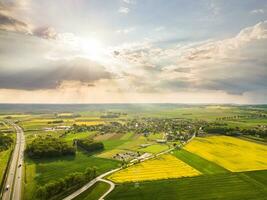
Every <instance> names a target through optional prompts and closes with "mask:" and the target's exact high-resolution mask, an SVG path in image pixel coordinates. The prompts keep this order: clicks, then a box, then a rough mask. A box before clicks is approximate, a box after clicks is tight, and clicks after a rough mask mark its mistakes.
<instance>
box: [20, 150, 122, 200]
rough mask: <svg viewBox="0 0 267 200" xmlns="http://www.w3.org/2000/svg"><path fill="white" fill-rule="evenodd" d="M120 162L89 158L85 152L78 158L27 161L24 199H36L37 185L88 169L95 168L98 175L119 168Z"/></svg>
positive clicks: (79, 154) (78, 153) (80, 152)
mask: <svg viewBox="0 0 267 200" xmlns="http://www.w3.org/2000/svg"><path fill="white" fill-rule="evenodd" d="M118 165H119V162H117V161H113V160H108V159H103V158H97V157H95V156H89V155H88V154H86V153H85V152H83V151H78V152H77V153H76V156H64V157H62V158H60V159H56V158H54V159H53V158H51V159H38V160H32V159H28V158H27V159H26V162H25V172H26V173H25V180H24V181H25V189H24V199H25V200H30V199H34V193H35V190H36V186H37V185H43V184H45V183H47V182H49V181H53V180H57V179H59V178H64V177H65V176H67V175H69V174H70V173H73V172H84V171H85V169H86V168H88V167H93V166H95V167H96V168H97V173H98V174H101V173H104V172H105V171H108V170H110V169H113V168H116V167H118Z"/></svg>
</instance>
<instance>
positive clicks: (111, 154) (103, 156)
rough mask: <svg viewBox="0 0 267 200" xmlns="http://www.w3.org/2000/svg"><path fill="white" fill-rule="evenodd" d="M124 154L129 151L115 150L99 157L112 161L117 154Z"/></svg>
mask: <svg viewBox="0 0 267 200" xmlns="http://www.w3.org/2000/svg"><path fill="white" fill-rule="evenodd" d="M124 152H127V151H125V150H120V149H113V150H109V151H105V152H103V153H100V154H98V155H97V157H100V158H108V159H112V158H113V156H115V155H116V154H118V153H124Z"/></svg>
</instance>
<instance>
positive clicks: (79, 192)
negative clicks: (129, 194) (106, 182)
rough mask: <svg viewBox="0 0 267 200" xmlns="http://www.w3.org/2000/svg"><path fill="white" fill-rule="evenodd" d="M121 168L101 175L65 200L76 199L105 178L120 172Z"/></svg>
mask: <svg viewBox="0 0 267 200" xmlns="http://www.w3.org/2000/svg"><path fill="white" fill-rule="evenodd" d="M120 169H121V167H120V168H117V169H113V170H110V171H108V172H106V173H104V174H101V175H100V176H98V177H96V178H94V179H93V180H91V181H90V182H89V183H87V184H86V185H84V186H83V187H82V188H80V189H79V190H76V191H75V192H74V193H72V194H71V195H69V196H67V197H66V198H64V199H63V200H71V199H74V198H75V197H77V196H79V195H80V194H81V193H83V192H85V191H86V190H87V189H88V188H90V187H91V186H92V185H94V184H95V183H96V182H97V181H100V180H101V181H102V180H103V179H102V178H104V177H105V176H107V175H109V174H112V173H114V172H116V171H118V170H120Z"/></svg>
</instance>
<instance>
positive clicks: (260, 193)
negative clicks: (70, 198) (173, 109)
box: [106, 171, 267, 200]
mask: <svg viewBox="0 0 267 200" xmlns="http://www.w3.org/2000/svg"><path fill="white" fill-rule="evenodd" d="M253 173H254V174H253V175H251V174H250V172H245V173H223V174H216V175H215V174H214V175H202V176H195V177H187V178H180V179H173V180H157V181H148V182H140V183H138V184H137V183H124V184H119V185H118V186H117V187H116V188H115V190H113V191H112V192H111V193H110V194H109V195H108V197H107V198H106V200H125V199H127V200H136V199H138V200H151V199H156V200H165V199H177V200H192V199H198V200H214V199H216V200H226V199H227V200H241V199H242V200H245V199H246V200H252V199H253V200H266V196H267V191H266V187H267V185H266V182H267V171H256V172H253ZM257 173H259V174H258V175H256V174H257ZM253 176H254V177H256V178H255V179H254V177H253ZM259 179H263V180H259ZM260 181H261V182H260ZM263 182H265V185H264V184H263Z"/></svg>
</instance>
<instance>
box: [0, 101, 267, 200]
mask: <svg viewBox="0 0 267 200" xmlns="http://www.w3.org/2000/svg"><path fill="white" fill-rule="evenodd" d="M15 108H16V105H14V107H13V105H12V107H11V108H9V110H10V112H9V110H5V112H2V115H1V106H0V119H4V118H6V117H8V116H9V118H10V117H11V119H12V120H19V122H18V123H19V125H20V126H22V127H23V129H24V132H25V136H26V142H27V144H29V143H30V142H31V141H32V140H33V139H34V138H37V137H39V136H51V137H56V138H58V137H60V138H61V139H62V140H65V141H67V142H68V143H69V144H72V143H73V140H74V139H82V138H86V137H90V138H94V139H95V141H97V142H103V144H104V147H105V148H104V151H101V152H96V153H95V154H93V155H92V154H91V155H89V154H88V153H86V152H84V151H82V150H80V149H78V151H77V154H76V156H75V157H74V156H63V157H58V158H50V159H29V158H28V157H27V156H25V165H24V167H25V168H24V175H25V176H24V188H23V196H24V197H23V199H24V200H34V199H36V198H35V196H34V195H35V192H36V189H37V187H38V186H41V185H44V184H46V183H48V182H50V181H53V180H58V179H59V178H64V177H65V176H67V175H69V174H71V173H74V172H84V171H85V169H86V168H88V167H91V166H96V167H97V173H98V174H101V173H103V172H105V171H108V170H110V169H113V168H117V167H118V166H120V165H121V162H119V161H116V160H114V155H116V154H119V153H125V152H135V153H136V154H137V152H139V153H141V154H142V153H146V152H147V153H152V154H157V153H159V152H162V151H165V150H167V149H169V148H170V147H171V146H173V144H174V143H175V144H182V143H183V142H182V140H179V139H177V138H176V139H174V140H172V139H170V140H169V141H168V142H167V143H166V144H160V143H157V139H165V138H167V136H168V135H170V134H172V133H176V129H177V133H178V134H186V133H187V131H188V130H189V128H187V127H188V126H189V125H192V127H193V128H196V127H197V128H199V127H200V126H203V127H205V125H206V124H208V125H210V124H211V125H214V124H216V126H217V125H218V126H224V127H231V128H236V127H239V128H240V129H257V130H259V129H261V130H264V127H265V126H266V124H267V117H257V114H267V107H266V106H262V107H261V106H259V107H257V106H232V105H194V106H192V105H175V104H158V105H157V104H132V105H123V104H122V105H120V104H118V105H77V106H76V105H75V106H71V105H62V106H61V105H49V106H46V105H31V106H29V107H28V105H25V106H23V108H20V109H21V110H20V111H16V110H15ZM23 109H26V111H27V112H26V111H23ZM11 111H13V112H11ZM109 112H118V113H124V114H122V115H120V116H119V117H115V118H103V117H102V116H103V115H106V114H107V113H109ZM236 116H241V117H240V118H238V117H236ZM168 118H173V119H174V120H173V119H171V120H169V119H168ZM146 119H148V120H147V121H146ZM154 119H156V120H165V121H163V122H164V123H165V125H166V123H167V125H166V126H165V125H164V126H161V124H162V123H161V122H162V121H160V123H157V122H159V121H156V120H155V121H156V122H155V121H153V120H154ZM56 120H63V122H61V123H51V122H53V121H56ZM130 120H133V121H134V120H136V121H137V123H138V124H139V127H141V129H140V130H139V131H135V130H133V129H128V127H127V129H122V131H121V130H119V131H113V129H112V131H110V132H107V131H106V132H105V129H104V131H102V130H100V131H95V129H93V130H94V131H92V129H91V130H90V131H89V130H86V129H84V130H86V131H84V130H81V131H77V132H75V131H73V130H71V131H67V130H53V131H46V130H45V128H48V127H57V126H72V125H73V124H74V123H77V124H83V123H84V124H87V125H88V126H89V125H93V124H97V123H99V122H101V123H102V122H103V123H104V124H105V125H109V124H112V123H111V122H119V123H121V124H122V125H125V124H127V123H128V122H129V121H130ZM136 121H134V123H136ZM96 122H97V123H96ZM139 122H141V123H139ZM134 123H133V124H132V125H131V126H132V127H134V125H135V124H134ZM153 123H154V124H156V125H157V126H161V127H163V129H159V130H158V129H157V128H155V129H153V132H149V127H152V126H153ZM169 124H171V125H173V126H172V127H175V129H169V127H168V125H169ZM176 125H177V126H176ZM183 125H184V126H183ZM115 126H116V125H115ZM214 126H215V125H214ZM118 127H119V126H118ZM166 127H167V128H166ZM9 128H10V127H8V126H7V125H6V124H4V123H0V131H7V130H8V129H9ZM266 128H267V127H266ZM165 129H166V130H165ZM114 130H116V129H114ZM147 130H148V131H147ZM146 132H148V134H146ZM166 133H167V134H166ZM177 133H176V134H177ZM215 135H217V133H215ZM178 136H179V135H178ZM180 136H181V135H180ZM205 136H207V135H204V136H203V138H205ZM201 137H202V136H201ZM240 138H244V139H246V140H249V141H257V142H258V143H263V144H266V143H264V142H266V137H265V138H264V137H258V136H257V135H243V136H242V137H240ZM192 142H194V140H193V141H192ZM190 143H191V142H190ZM190 143H189V144H188V145H190ZM146 145H148V146H146ZM144 146H146V147H144ZM203 148H204V149H206V148H207V145H205V146H204V147H203ZM215 150H216V151H218V152H220V150H219V149H215ZM198 151H199V149H198ZM223 154H225V153H223ZM172 155H173V156H175V157H177V158H178V159H180V160H181V161H183V162H185V163H186V164H188V165H190V166H191V167H192V168H194V169H196V170H198V171H199V172H200V173H201V175H200V176H197V177H191V178H179V179H165V180H155V181H144V182H135V183H125V184H118V185H116V188H115V190H113V192H112V193H111V194H109V196H108V197H107V198H106V199H107V200H125V199H127V200H128V199H129V200H131V199H133V200H136V199H138V200H139V199H140V200H142V199H143V200H146V199H147V200H148V199H149V200H150V199H153V200H154V199H155V200H165V199H169V200H172V199H182V200H187V199H190V200H195V199H200V200H211V199H212V200H213V199H224V200H226V199H227V200H228V199H229V200H251V199H256V200H257V199H259V200H263V199H266V196H267V193H266V192H267V191H266V188H267V171H264V170H263V171H248V172H238V173H232V172H230V171H229V170H227V169H225V168H223V167H222V166H219V165H218V164H216V163H214V162H212V160H211V161H209V160H207V159H205V158H204V157H201V156H200V155H197V153H191V152H189V151H187V150H185V149H180V150H174V151H173V152H172ZM98 156H99V157H98ZM260 156H261V155H260ZM262 156H263V155H262ZM8 157H9V151H4V152H1V153H0V159H1V160H0V170H1V171H0V172H2V171H3V169H4V168H5V165H6V162H7V160H8ZM115 158H116V157H115ZM130 159H133V157H130ZM130 159H129V160H130ZM129 160H127V161H129ZM235 161H236V160H235V159H234V160H233V162H235ZM169 163H170V162H167V163H164V165H165V164H166V165H168V164H169ZM179 169H180V168H179V167H175V168H174V169H173V170H179ZM1 175H2V173H1V174H0V178H1ZM108 188H109V185H108V184H106V183H103V182H99V183H97V184H95V185H94V186H93V187H91V188H90V189H89V190H87V191H86V192H84V193H83V194H82V195H80V196H79V197H77V198H75V200H96V199H98V198H99V197H100V196H101V195H102V194H103V193H104V192H105V191H107V189H108ZM73 189H75V188H71V189H70V190H69V191H67V192H66V193H65V195H67V193H70V192H72V191H74V190H73ZM61 197H63V196H62V195H61V196H60V197H58V198H59V199H60V198H61Z"/></svg>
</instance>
